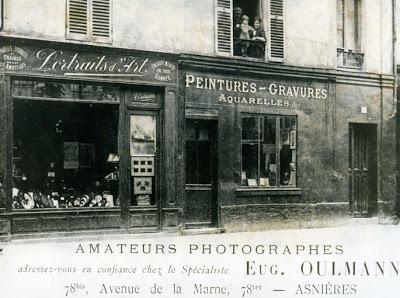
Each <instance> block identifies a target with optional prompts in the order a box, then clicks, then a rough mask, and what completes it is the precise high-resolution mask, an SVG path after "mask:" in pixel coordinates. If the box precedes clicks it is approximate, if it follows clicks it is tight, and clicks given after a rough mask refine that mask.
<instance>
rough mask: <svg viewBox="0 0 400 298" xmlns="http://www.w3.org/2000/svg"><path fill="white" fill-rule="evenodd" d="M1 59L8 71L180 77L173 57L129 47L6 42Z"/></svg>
mask: <svg viewBox="0 0 400 298" xmlns="http://www.w3.org/2000/svg"><path fill="white" fill-rule="evenodd" d="M96 50H97V49H96ZM0 62H2V63H4V65H5V71H6V72H23V73H27V72H28V73H32V72H33V73H42V74H46V75H64V76H71V77H78V76H79V77H111V78H119V79H127V80H139V81H149V82H158V83H165V84H171V83H173V84H174V83H175V82H176V78H177V67H176V64H175V62H174V61H172V60H171V59H169V58H164V57H158V56H152V54H151V53H139V52H137V51H127V50H117V51H115V53H114V52H113V53H111V52H109V51H106V50H104V49H102V50H97V52H96V51H93V52H92V51H87V50H85V51H79V50H70V49H63V48H56V47H27V46H16V45H5V46H2V47H0Z"/></svg>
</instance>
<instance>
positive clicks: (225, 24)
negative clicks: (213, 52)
mask: <svg viewBox="0 0 400 298" xmlns="http://www.w3.org/2000/svg"><path fill="white" fill-rule="evenodd" d="M283 22H284V19H283V0H268V1H263V0H250V1H249V0H217V32H216V34H217V45H216V47H217V53H218V54H220V55H225V56H232V55H233V56H242V57H251V58H256V59H263V60H264V59H265V57H268V60H270V61H283V58H284V26H283ZM266 55H267V56H266Z"/></svg>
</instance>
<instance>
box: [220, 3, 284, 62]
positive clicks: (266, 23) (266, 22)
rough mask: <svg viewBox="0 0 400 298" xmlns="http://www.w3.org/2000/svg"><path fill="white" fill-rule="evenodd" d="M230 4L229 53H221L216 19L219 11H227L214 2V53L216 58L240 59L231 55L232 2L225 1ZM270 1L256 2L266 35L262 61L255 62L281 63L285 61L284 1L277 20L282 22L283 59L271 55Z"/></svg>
mask: <svg viewBox="0 0 400 298" xmlns="http://www.w3.org/2000/svg"><path fill="white" fill-rule="evenodd" d="M227 1H228V2H229V3H230V4H229V6H230V9H229V13H230V20H231V23H230V51H221V50H220V44H219V23H218V17H219V13H220V11H225V12H226V10H227V9H223V8H221V7H220V6H219V5H218V4H219V2H218V0H215V16H214V24H215V53H216V55H218V56H224V57H234V58H237V57H240V56H234V55H233V8H234V6H233V0H227ZM271 1H272V0H258V3H257V10H258V11H259V12H260V13H259V16H260V17H261V18H262V20H263V21H262V26H263V28H265V29H264V30H265V33H266V39H267V40H266V49H265V55H264V58H263V59H257V60H263V61H266V62H268V61H271V62H283V61H284V60H285V54H286V51H285V48H286V46H285V36H286V32H285V31H286V26H285V10H286V9H285V1H284V0H281V1H283V4H282V5H283V16H282V17H279V19H281V20H282V24H283V45H282V51H283V57H274V56H273V55H271V40H272V38H271V19H272V18H273V17H272V16H271V13H270V12H271V10H270V8H271Z"/></svg>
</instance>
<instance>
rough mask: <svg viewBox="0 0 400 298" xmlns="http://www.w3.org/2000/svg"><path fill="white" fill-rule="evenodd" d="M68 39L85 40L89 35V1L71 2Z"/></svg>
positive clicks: (71, 0) (76, 0)
mask: <svg viewBox="0 0 400 298" xmlns="http://www.w3.org/2000/svg"><path fill="white" fill-rule="evenodd" d="M67 15H68V19H67V37H68V38H71V39H78V40H85V39H87V34H88V0H69V1H68V11H67Z"/></svg>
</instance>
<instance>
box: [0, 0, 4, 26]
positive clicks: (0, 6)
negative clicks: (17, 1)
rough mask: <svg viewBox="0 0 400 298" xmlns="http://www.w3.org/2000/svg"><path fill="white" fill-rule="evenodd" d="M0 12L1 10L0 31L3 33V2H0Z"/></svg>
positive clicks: (2, 0)
mask: <svg viewBox="0 0 400 298" xmlns="http://www.w3.org/2000/svg"><path fill="white" fill-rule="evenodd" d="M0 1H1V3H0V10H1V15H0V19H1V24H0V31H3V28H4V0H0Z"/></svg>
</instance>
